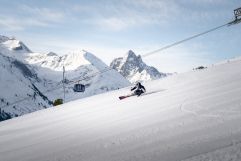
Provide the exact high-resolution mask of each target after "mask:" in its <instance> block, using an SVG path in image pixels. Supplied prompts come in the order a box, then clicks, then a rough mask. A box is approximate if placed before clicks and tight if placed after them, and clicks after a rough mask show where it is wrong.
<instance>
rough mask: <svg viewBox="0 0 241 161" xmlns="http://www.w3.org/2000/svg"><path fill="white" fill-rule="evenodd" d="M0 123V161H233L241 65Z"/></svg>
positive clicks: (237, 156) (238, 148) (240, 151)
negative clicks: (135, 93) (137, 94)
mask: <svg viewBox="0 0 241 161" xmlns="http://www.w3.org/2000/svg"><path fill="white" fill-rule="evenodd" d="M145 86H146V88H147V91H148V92H150V93H151V94H147V95H144V96H141V97H130V98H127V99H124V100H121V101H120V100H118V96H120V95H125V94H128V93H129V88H125V89H120V90H116V91H112V92H108V93H105V94H101V95H96V96H92V97H88V98H84V99H81V100H77V101H73V102H69V103H66V104H64V105H63V106H58V107H54V108H49V109H46V110H41V111H38V112H35V113H31V114H27V115H25V116H22V117H19V118H14V119H11V120H7V121H4V122H1V123H0V160H1V161H82V160H83V161H135V160H136V161H144V160H145V161H179V160H186V161H203V160H212V161H214V160H215V161H220V160H222V161H223V160H224V161H226V160H227V161H228V160H231V159H232V160H233V161H235V160H236V161H240V160H241V126H240V123H241V61H238V60H237V61H232V62H229V63H226V64H221V65H217V66H213V67H210V68H208V69H204V70H200V71H192V72H188V73H184V74H179V75H174V76H170V77H167V78H165V79H161V80H156V81H151V82H148V83H146V84H145Z"/></svg>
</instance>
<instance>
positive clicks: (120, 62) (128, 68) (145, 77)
mask: <svg viewBox="0 0 241 161" xmlns="http://www.w3.org/2000/svg"><path fill="white" fill-rule="evenodd" d="M110 67H111V68H113V69H115V70H116V71H118V72H119V73H120V74H121V75H122V76H124V77H125V78H126V79H128V80H129V81H130V82H131V83H135V82H137V81H142V82H143V81H149V80H155V79H160V78H163V77H166V76H168V75H169V74H168V73H161V72H159V71H158V70H157V69H156V68H154V67H152V66H148V65H146V63H144V62H143V61H142V58H141V56H140V55H138V56H136V54H135V53H134V52H133V51H131V50H130V51H128V53H127V54H126V55H125V56H124V57H120V58H116V59H114V60H113V61H112V62H111V64H110Z"/></svg>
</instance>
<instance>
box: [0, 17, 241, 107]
mask: <svg viewBox="0 0 241 161" xmlns="http://www.w3.org/2000/svg"><path fill="white" fill-rule="evenodd" d="M239 22H241V21H240V19H235V20H234V21H231V22H229V23H225V24H223V25H220V26H217V27H214V28H212V29H209V30H207V31H204V32H201V33H199V34H196V35H193V36H191V37H188V38H186V39H183V40H181V41H177V42H175V43H173V44H170V45H167V46H164V47H162V48H160V49H157V50H154V51H152V52H148V53H146V54H143V55H142V57H147V56H150V55H153V54H155V53H158V52H160V51H163V50H166V49H169V48H171V47H173V46H176V45H179V44H181V43H184V42H186V41H189V40H192V39H194V38H197V37H199V36H202V35H205V34H208V33H210V32H212V31H215V30H218V29H220V28H222V27H225V26H230V25H233V24H237V23H239ZM109 70H112V68H105V69H104V70H102V71H99V72H96V73H94V74H93V75H91V76H87V77H83V78H81V79H78V80H73V81H70V82H69V83H67V84H74V83H76V82H79V81H82V80H86V79H88V78H92V77H94V76H96V75H99V74H101V73H105V72H107V71H109ZM74 79H76V78H74ZM59 88H62V86H60V85H59V86H57V87H55V88H52V89H48V90H46V91H44V92H42V93H43V94H45V93H49V92H52V91H55V90H57V89H59ZM31 98H33V97H26V98H23V99H20V100H18V101H15V102H12V103H8V104H6V105H4V106H1V107H0V108H4V107H7V106H10V105H14V104H17V103H20V102H23V101H25V100H28V99H31Z"/></svg>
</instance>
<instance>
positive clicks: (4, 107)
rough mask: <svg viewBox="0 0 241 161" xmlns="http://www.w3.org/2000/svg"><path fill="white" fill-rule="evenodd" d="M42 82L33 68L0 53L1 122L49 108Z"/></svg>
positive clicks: (49, 103) (49, 102)
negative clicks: (42, 90) (40, 87)
mask: <svg viewBox="0 0 241 161" xmlns="http://www.w3.org/2000/svg"><path fill="white" fill-rule="evenodd" d="M40 81H41V80H40V79H39V78H38V76H37V74H36V73H35V72H34V70H33V69H31V66H28V65H25V64H24V63H22V62H21V61H18V60H16V59H13V58H11V57H7V56H5V55H3V54H2V53H1V51H0V89H1V92H0V121H2V120H5V119H9V118H12V117H16V116H20V115H23V114H25V113H30V112H33V111H36V110H40V109H44V108H47V107H49V106H50V105H51V104H52V102H51V100H49V99H48V97H46V96H45V95H44V94H43V93H42V92H41V91H40V90H39V85H40V86H41V83H40ZM15 101H17V103H14V104H13V102H15Z"/></svg>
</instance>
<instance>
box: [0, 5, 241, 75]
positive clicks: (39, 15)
mask: <svg viewBox="0 0 241 161" xmlns="http://www.w3.org/2000/svg"><path fill="white" fill-rule="evenodd" d="M238 7H241V1H240V0H122V1H119V0H11V1H9V0H0V29H1V33H0V34H2V35H5V36H14V37H16V38H17V39H20V40H22V41H23V42H24V43H25V44H26V45H27V46H28V47H29V48H30V49H32V50H33V51H35V52H49V51H53V52H56V53H58V54H66V53H68V52H70V51H72V50H81V49H84V50H87V51H90V52H92V53H93V54H95V55H96V56H97V57H99V58H100V59H102V60H103V61H104V62H105V63H107V64H109V63H110V61H111V60H112V59H114V58H116V57H121V56H123V55H124V54H125V53H126V52H127V51H128V50H130V49H131V50H133V51H134V52H135V53H137V54H141V55H142V54H145V53H147V52H150V51H153V50H156V49H158V48H161V47H163V46H165V45H168V44H171V43H174V42H176V41H179V40H182V39H184V38H186V37H189V36H192V35H194V34H197V33H199V32H202V31H205V30H208V29H210V28H213V27H216V26H218V25H222V24H224V23H226V22H229V21H231V20H232V19H233V17H234V16H233V10H234V9H236V8H238ZM240 42H241V24H238V25H235V26H230V27H225V28H222V29H220V30H218V31H215V32H212V33H210V34H207V35H205V36H203V37H199V38H197V39H194V40H192V41H188V42H186V43H183V44H181V45H178V46H176V47H173V48H171V49H168V50H166V51H163V52H160V53H157V54H154V55H152V56H149V57H145V58H144V61H145V62H147V63H148V64H149V65H153V66H155V67H157V68H158V69H159V70H160V71H163V72H184V71H188V70H191V69H192V68H193V67H195V66H198V65H207V64H212V63H215V62H218V61H221V60H224V59H229V58H233V57H237V56H241V52H240V51H241V50H240V49H241V45H239V43H240Z"/></svg>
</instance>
